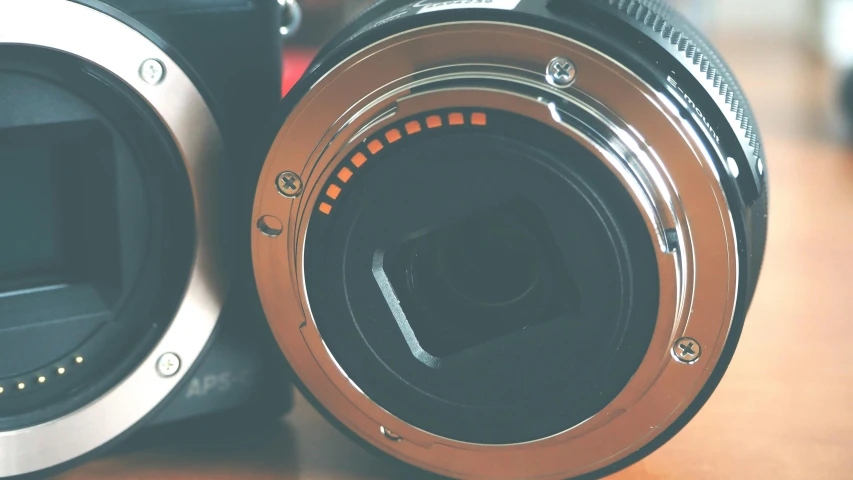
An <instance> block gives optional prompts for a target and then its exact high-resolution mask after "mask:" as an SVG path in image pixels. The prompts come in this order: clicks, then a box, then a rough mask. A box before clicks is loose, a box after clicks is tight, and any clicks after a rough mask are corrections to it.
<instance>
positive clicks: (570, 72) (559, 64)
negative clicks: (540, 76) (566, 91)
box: [545, 57, 578, 88]
mask: <svg viewBox="0 0 853 480" xmlns="http://www.w3.org/2000/svg"><path fill="white" fill-rule="evenodd" d="M577 76H578V69H577V67H575V64H574V63H572V62H571V60H568V59H566V58H563V57H557V58H555V59H553V60H551V63H549V64H548V71H547V74H546V75H545V78H546V79H547V80H548V83H550V84H551V85H553V86H555V87H560V88H566V87H568V86H570V85H571V84H572V83H574V81H575V78H577Z"/></svg>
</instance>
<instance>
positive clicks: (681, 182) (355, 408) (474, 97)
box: [252, 22, 739, 479]
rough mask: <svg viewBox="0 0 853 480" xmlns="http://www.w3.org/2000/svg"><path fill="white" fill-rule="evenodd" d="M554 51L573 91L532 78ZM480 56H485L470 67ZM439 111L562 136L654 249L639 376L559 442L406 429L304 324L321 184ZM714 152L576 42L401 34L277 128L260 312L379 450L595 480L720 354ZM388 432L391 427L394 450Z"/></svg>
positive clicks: (548, 36)
mask: <svg viewBox="0 0 853 480" xmlns="http://www.w3.org/2000/svg"><path fill="white" fill-rule="evenodd" d="M555 57H561V58H565V59H570V61H571V62H572V65H573V67H574V69H575V77H574V78H573V83H572V84H571V86H570V88H564V87H562V86H560V85H554V84H553V82H551V81H549V80H548V79H547V78H546V77H545V76H544V75H543V71H545V67H546V66H548V65H549V64H550V63H551V62H552V60H553V59H554V58H555ZM478 58H488V59H490V60H489V62H488V63H472V62H471V60H470V59H478ZM442 108H474V109H476V108H484V109H485V108H488V109H494V110H505V111H509V112H514V113H516V114H520V115H523V116H526V117H529V118H533V119H535V120H537V121H539V122H541V123H544V124H547V125H550V126H551V127H553V128H555V129H558V130H559V131H561V132H563V133H564V134H565V135H567V136H570V137H572V138H574V139H575V140H576V141H578V142H579V143H581V144H582V145H584V146H585V147H586V148H587V149H589V150H590V151H591V152H593V153H594V154H595V155H596V156H597V157H598V158H599V159H600V161H601V162H603V163H604V164H606V165H607V166H608V167H609V168H610V169H611V171H612V172H613V173H614V174H615V175H616V176H617V177H618V178H619V179H620V181H621V182H622V184H623V185H624V187H625V188H626V189H627V190H628V191H629V192H630V194H631V196H632V197H633V199H634V201H635V203H636V205H637V206H638V208H639V210H640V212H642V214H643V216H644V217H645V221H646V225H647V227H648V234H649V235H650V237H651V238H652V239H653V241H654V244H655V245H657V246H658V248H657V252H656V257H657V265H658V269H659V272H660V298H659V305H660V307H659V316H658V318H657V324H656V327H655V331H654V334H653V338H652V341H651V344H650V346H649V348H648V350H647V352H646V354H645V357H644V359H643V362H642V364H641V366H640V367H639V370H638V371H637V372H636V374H635V375H634V376H633V378H632V379H631V380H630V382H629V383H628V385H627V386H626V387H625V388H624V389H623V390H622V392H621V393H620V394H619V395H618V396H617V397H616V398H615V399H614V400H613V401H612V402H611V403H610V404H609V405H608V406H607V407H606V408H604V409H603V410H602V411H600V412H599V413H598V414H596V415H594V416H593V417H591V418H589V419H588V420H587V421H585V422H583V423H581V424H579V425H576V426H574V427H573V428H570V429H569V430H567V431H564V432H562V433H560V434H557V435H555V436H552V437H549V438H542V439H539V440H536V441H533V442H528V443H524V444H515V445H498V446H494V445H491V446H487V445H477V444H471V443H465V442H459V441H456V440H453V439H448V438H442V437H440V436H438V435H434V434H432V433H430V432H427V431H423V430H421V429H419V428H416V427H414V426H413V425H410V424H408V423H406V422H404V421H402V420H400V419H399V418H396V417H395V416H394V415H392V414H391V413H389V412H388V411H385V410H384V409H383V408H381V407H380V406H378V405H377V404H376V403H375V402H373V401H372V400H371V399H370V398H368V397H367V396H366V394H365V393H363V392H362V391H361V389H359V387H358V386H357V385H355V384H353V383H352V382H351V381H350V379H349V378H348V377H347V375H346V373H345V372H344V371H342V369H341V368H340V367H339V365H338V363H337V362H336V360H335V358H333V355H332V353H331V352H330V351H329V350H328V348H327V347H326V345H325V344H324V342H323V338H322V337H321V335H320V333H319V330H318V328H317V325H316V322H315V319H314V318H313V316H312V310H311V305H310V304H309V303H308V296H307V293H306V291H305V283H304V265H303V256H304V254H303V252H304V248H305V235H306V231H307V227H308V224H309V223H310V221H311V217H312V215H314V214H316V213H315V212H317V208H316V206H317V205H318V204H319V201H320V199H321V194H322V193H323V192H321V191H320V190H321V188H322V186H323V185H324V184H325V183H326V181H327V179H328V178H329V177H330V175H332V173H333V171H334V170H335V169H336V167H337V166H338V165H340V164H341V162H344V161H349V160H350V156H351V155H350V152H352V151H353V149H354V148H355V147H356V146H358V145H359V144H360V143H361V142H362V141H363V140H364V139H365V138H368V137H370V136H372V135H374V134H381V133H383V132H384V130H383V129H385V128H386V126H387V125H389V124H390V123H392V122H394V121H398V120H400V119H403V118H408V117H410V116H413V115H416V114H419V113H423V112H426V111H433V110H435V109H442ZM376 138H382V136H381V135H377V137H376ZM718 155H719V152H715V151H710V150H708V149H707V147H706V143H704V142H703V141H702V134H701V133H700V132H698V131H695V130H694V129H693V127H692V126H691V125H690V124H688V123H687V122H685V121H684V120H683V119H682V117H681V116H680V115H679V114H678V109H677V108H676V107H675V105H672V104H670V103H669V100H668V99H667V97H666V96H664V95H662V94H659V92H657V91H655V89H654V88H652V87H651V86H650V85H648V84H647V83H645V82H644V81H643V80H641V79H640V78H639V77H638V76H636V75H635V74H634V73H632V72H631V71H630V70H629V69H627V68H626V67H624V66H623V65H621V64H619V63H617V62H616V61H615V60H613V59H611V58H609V57H607V56H605V55H603V54H602V53H600V52H598V51H596V50H595V49H594V48H592V47H590V46H588V45H585V44H582V43H579V42H577V41H574V40H570V39H568V38H565V37H562V36H558V35H556V34H553V33H550V32H547V31H543V30H539V29H535V28H532V27H525V26H517V25H510V24H505V23H489V22H457V23H451V24H440V25H433V26H429V27H423V28H419V29H415V30H410V31H407V32H404V33H401V34H398V35H396V36H393V37H390V38H387V39H385V40H382V41H379V42H378V43H375V44H373V45H371V46H369V47H367V48H365V49H363V50H361V51H360V52H358V53H357V54H355V55H353V56H351V57H350V58H348V59H346V60H344V61H342V62H341V63H339V64H338V65H336V66H334V67H333V68H331V69H330V70H329V71H328V72H327V73H326V74H325V75H324V76H323V77H322V78H321V79H320V80H319V81H317V82H316V83H315V84H314V85H313V86H312V87H311V88H310V90H309V91H308V92H307V94H306V95H305V96H304V97H303V98H302V99H301V101H299V103H298V104H296V106H295V108H294V110H293V111H292V112H291V114H290V116H289V117H288V119H287V120H286V121H285V123H284V124H283V125H282V127H281V129H280V131H279V132H278V135H277V137H276V139H275V141H274V144H273V146H272V148H271V149H270V153H269V155H268V157H267V159H266V164H265V165H264V169H263V172H262V174H261V177H260V180H259V184H258V190H257V193H256V198H255V206H254V221H257V220H258V219H259V218H262V217H264V216H271V217H273V218H277V219H280V220H281V222H282V224H283V231H284V232H286V234H284V235H281V236H278V237H270V236H268V235H264V234H263V233H262V232H261V231H258V230H257V229H254V230H253V232H254V233H253V243H252V248H253V261H254V267H255V275H256V279H257V284H258V287H259V290H260V295H261V299H262V302H263V304H264V309H265V311H266V314H267V316H268V318H269V321H270V324H271V326H272V329H273V331H274V333H275V335H276V338H277V340H278V342H279V345H280V346H281V348H282V350H283V351H284V353H285V354H286V356H287V358H288V359H289V361H290V362H291V364H292V365H293V367H294V369H295V371H296V373H297V374H298V375H299V377H300V378H301V379H302V380H303V382H304V384H305V386H306V388H308V389H309V390H310V391H311V392H312V394H313V395H314V396H315V397H316V398H317V399H318V401H319V402H320V403H321V404H322V405H323V406H324V407H325V408H327V409H328V410H329V412H331V414H332V415H334V416H335V417H336V418H337V419H338V420H339V421H340V422H342V423H343V424H344V425H345V426H346V427H347V428H349V429H351V430H353V431H354V432H356V433H357V434H358V435H359V436H360V437H362V438H363V439H365V440H366V441H368V442H369V443H371V444H372V445H374V446H376V447H377V448H379V449H381V450H383V451H385V452H386V453H389V454H390V455H393V456H395V457H397V458H399V459H401V460H403V461H405V462H407V463H410V464H413V465H415V466H417V467H419V468H422V469H426V470H429V471H432V472H435V473H439V474H442V475H446V476H451V477H454V478H543V479H546V478H547V479H551V478H554V479H558V478H559V479H562V478H567V477H574V476H577V475H582V474H585V473H589V472H593V471H596V470H598V469H600V468H603V467H605V466H607V465H610V464H612V463H614V462H616V461H618V460H619V459H622V458H625V457H627V456H628V455H629V454H631V453H633V452H635V451H636V450H638V449H639V448H641V447H643V446H644V445H646V444H648V443H649V442H651V441H652V440H653V439H654V438H655V437H656V436H657V435H659V434H660V433H661V432H663V431H664V430H665V429H666V428H667V427H668V426H669V425H671V424H672V423H674V422H675V421H676V419H677V418H678V417H679V415H680V414H681V413H682V412H684V411H685V409H686V408H687V407H688V406H689V405H690V404H691V403H692V401H693V400H694V399H695V398H696V397H697V396H698V394H699V392H700V390H701V389H702V387H703V385H704V384H705V382H706V381H707V379H708V377H709V376H710V374H711V372H712V371H714V368H715V366H716V364H717V361H718V360H719V358H720V355H721V352H722V350H723V345H724V344H725V341H726V339H727V335H728V332H729V327H730V325H731V323H732V320H733V315H734V309H735V304H736V296H737V283H738V271H739V270H738V261H739V259H738V253H737V250H736V248H735V245H736V238H735V233H736V230H735V226H734V223H733V220H732V217H731V214H730V212H729V205H728V203H727V199H726V196H725V194H724V191H723V187H722V186H721V184H720V180H719V172H717V170H716V167H715V160H716V158H717V156H718ZM284 171H290V172H296V173H297V174H299V175H300V177H301V179H302V180H303V182H304V190H303V192H304V193H303V194H302V196H301V197H299V198H298V199H295V200H294V199H286V198H284V197H283V196H282V195H281V194H279V192H278V191H277V189H276V187H275V178H276V175H278V174H279V173H280V172H284ZM680 338H691V339H698V340H697V341H699V342H701V348H702V350H701V351H702V357H701V360H697V361H694V362H689V363H688V362H682V361H679V360H678V358H677V357H676V356H674V354H673V345H674V344H676V343H677V340H678V339H680ZM387 432H393V439H391V440H392V441H390V440H389V436H388V434H387Z"/></svg>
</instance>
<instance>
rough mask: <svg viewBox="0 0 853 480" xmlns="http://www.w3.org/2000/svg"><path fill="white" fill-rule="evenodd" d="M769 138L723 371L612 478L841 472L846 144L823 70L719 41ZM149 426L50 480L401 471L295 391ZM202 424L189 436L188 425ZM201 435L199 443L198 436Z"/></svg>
mask: <svg viewBox="0 0 853 480" xmlns="http://www.w3.org/2000/svg"><path fill="white" fill-rule="evenodd" d="M722 50H723V51H724V54H726V55H725V56H726V57H727V58H728V59H729V60H730V61H731V63H732V65H733V67H734V70H735V72H737V75H738V77H739V78H740V79H741V81H742V83H743V84H744V88H745V90H746V92H747V94H748V96H749V97H750V100H751V101H752V103H753V105H754V107H755V109H756V111H757V116H758V119H759V123H760V125H761V127H762V131H763V134H764V140H765V144H766V146H767V152H768V153H767V158H768V165H769V172H770V184H771V202H770V203H771V215H770V236H769V242H768V247H767V248H768V250H767V257H766V263H765V266H764V271H763V273H762V278H761V282H760V285H759V288H758V293H757V295H756V298H755V300H754V302H753V305H752V309H751V311H750V313H749V317H748V321H747V325H746V329H745V330H744V333H743V337H742V340H741V343H740V347H739V349H738V352H737V354H736V355H735V358H734V361H733V363H732V364H731V367H730V368H729V373H728V374H727V375H726V377H725V378H724V379H723V381H722V384H721V385H720V387H719V388H718V390H717V391H716V393H715V394H714V395H713V397H712V398H711V400H710V401H709V402H708V404H707V406H706V407H705V408H704V409H703V410H702V411H701V412H700V413H699V415H698V416H697V417H696V419H695V420H694V421H693V422H692V423H690V424H689V425H688V426H687V427H686V428H685V429H684V430H683V431H682V432H681V433H680V434H679V435H678V436H676V437H675V438H674V439H673V440H672V441H671V442H669V443H668V444H667V445H666V446H664V447H663V448H661V449H660V450H659V451H657V452H655V453H654V454H652V455H651V456H650V457H648V458H647V459H646V460H644V461H642V462H641V463H639V464H636V465H634V466H632V467H630V468H628V469H627V470H624V471H622V472H620V473H618V474H616V475H615V476H613V477H612V478H613V479H618V480H640V479H672V480H683V479H690V480H702V479H727V478H759V479H809V480H819V479H842V478H851V479H853V361H851V360H850V358H849V357H848V355H847V351H846V349H847V348H848V347H853V150H850V149H848V148H846V147H844V146H843V144H842V142H841V141H839V140H838V138H839V134H838V132H839V131H840V130H841V129H840V127H839V126H838V123H837V118H835V117H833V114H832V113H831V108H830V107H829V105H831V104H832V102H831V100H832V93H833V88H834V83H835V79H834V76H833V75H832V74H831V72H828V71H827V69H826V68H823V67H822V66H821V65H820V64H819V63H818V62H817V61H815V60H813V59H812V58H811V57H810V55H808V54H807V53H806V52H805V51H804V49H802V48H799V47H798V46H797V45H793V44H792V45H787V44H785V43H784V42H775V41H773V42H771V41H768V42H765V43H762V44H759V45H755V44H753V46H751V47H749V49H745V48H743V47H742V45H741V44H739V43H738V42H735V41H725V40H723V41H722ZM198 428H199V429H200V430H199V431H197V432H196V433H192V432H171V433H164V434H160V437H159V438H158V439H155V440H153V441H152V440H148V441H147V442H142V444H141V445H139V446H137V447H135V448H134V449H132V450H130V451H127V452H123V453H117V454H113V455H112V456H110V457H107V458H104V459H101V460H98V461H95V462H92V463H89V464H87V465H84V466H82V467H80V468H78V469H77V470H74V471H72V472H69V473H67V474H65V475H62V476H61V477H59V478H60V479H61V480H101V479H128V480H131V479H132V480H142V479H152V480H153V479H157V480H179V479H210V480H237V479H241V480H243V479H252V480H255V479H257V480H262V479H264V480H266V479H276V480H296V479H299V480H308V479H312V480H333V479H340V480H345V479H368V478H369V479H377V478H378V479H386V478H387V479H391V478H399V476H398V475H395V473H394V472H392V471H390V470H389V467H388V466H386V465H384V464H383V463H382V462H380V461H378V460H376V459H374V458H373V457H371V456H370V455H369V454H367V453H365V452H364V451H362V450H361V449H360V448H359V447H357V446H355V445H354V444H353V443H351V442H350V441H349V440H347V439H346V438H345V437H344V436H342V435H341V434H339V433H338V432H336V431H335V430H334V429H333V428H332V427H331V426H329V425H327V424H326V422H325V421H324V420H323V419H322V418H321V417H320V416H319V415H318V414H317V413H316V412H315V411H313V410H312V408H311V407H310V406H308V405H307V403H306V402H305V401H304V400H302V399H299V400H298V401H297V407H296V409H295V411H294V412H293V413H292V414H291V415H290V416H288V417H287V418H286V419H285V420H283V421H282V422H281V423H280V424H275V425H270V426H269V428H267V429H265V430H264V431H263V432H260V433H259V432H257V431H253V432H250V433H246V432H245V431H244V430H247V429H237V431H231V430H229V429H228V428H225V427H224V426H216V427H211V426H208V427H207V428H209V429H212V430H210V431H208V430H206V429H205V428H202V427H198ZM199 432H201V433H199ZM202 438H203V440H202Z"/></svg>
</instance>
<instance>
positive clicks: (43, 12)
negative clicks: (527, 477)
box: [0, 0, 227, 477]
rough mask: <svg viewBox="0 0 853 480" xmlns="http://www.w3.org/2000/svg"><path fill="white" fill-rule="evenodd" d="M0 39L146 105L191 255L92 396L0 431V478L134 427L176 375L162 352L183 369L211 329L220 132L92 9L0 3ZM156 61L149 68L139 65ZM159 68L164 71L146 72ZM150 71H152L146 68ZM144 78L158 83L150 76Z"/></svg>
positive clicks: (57, 1) (166, 69) (180, 80)
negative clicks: (156, 319) (178, 193)
mask: <svg viewBox="0 0 853 480" xmlns="http://www.w3.org/2000/svg"><path fill="white" fill-rule="evenodd" d="M0 44H5V45H28V46H35V47H42V48H46V49H52V50H55V51H59V52H63V53H67V54H68V55H71V56H75V57H78V58H81V59H84V60H86V61H88V62H91V63H93V64H96V65H98V66H100V67H102V68H103V69H105V70H107V71H109V72H111V73H112V74H113V75H115V76H116V77H118V78H119V79H121V80H122V81H124V82H125V83H126V84H127V85H128V86H129V87H130V88H132V89H133V90H134V91H135V92H136V93H137V94H138V95H139V96H140V97H141V98H142V99H144V100H145V101H146V102H147V103H148V104H149V105H150V106H151V107H152V109H153V110H154V111H156V112H157V113H158V115H159V116H160V118H161V119H162V121H163V124H164V126H165V127H166V128H167V129H168V131H169V132H170V133H171V135H172V137H173V140H174V141H175V143H176V144H177V150H178V151H179V152H181V153H182V155H183V160H184V164H185V166H186V169H187V172H188V174H189V179H190V183H191V187H192V192H193V200H194V202H195V233H196V245H195V257H194V259H193V264H192V265H193V266H192V270H191V272H190V278H189V283H188V284H187V286H186V291H185V293H184V296H183V300H182V302H181V304H180V306H179V308H178V310H177V312H176V314H175V316H174V318H173V320H172V322H171V325H170V326H169V327H168V329H167V330H166V332H165V334H164V335H163V337H162V338H161V340H160V341H159V342H158V343H157V345H156V346H155V347H154V350H153V351H151V352H150V353H149V354H148V356H147V357H146V358H145V360H144V361H143V363H142V364H141V365H140V366H138V367H137V368H136V369H135V370H134V371H133V372H132V373H131V374H130V375H129V376H127V377H126V378H125V379H124V380H123V381H122V382H121V383H119V384H118V385H116V386H115V387H114V388H113V389H111V390H110V391H109V392H108V393H105V394H104V395H103V396H101V397H100V398H98V399H97V400H95V401H94V402H92V403H90V404H88V405H86V406H84V407H82V408H80V409H79V410H76V411H74V412H72V413H70V414H67V415H65V416H63V417H61V418H58V419H56V420H53V421H51V422H48V423H44V424H40V425H36V426H33V427H30V428H26V429H22V430H13V431H5V432H0V477H7V476H16V475H22V474H27V473H32V472H36V471H40V470H43V469H46V468H50V467H53V466H57V465H60V464H62V463H65V462H67V461H69V460H73V459H75V458H77V457H79V456H81V455H84V454H86V453H89V452H91V451H93V450H95V449H97V448H98V447H101V446H102V445H104V444H106V443H107V442H109V441H111V440H113V439H114V438H116V437H118V436H119V435H121V434H122V433H123V432H125V431H126V430H127V429H129V428H131V427H133V426H134V425H135V424H137V423H138V422H139V421H140V420H142V419H143V418H144V417H145V416H146V415H148V414H149V413H150V412H151V411H152V410H154V408H155V407H157V405H159V404H160V403H161V402H162V401H163V400H164V399H166V398H167V396H168V395H169V394H170V393H171V392H172V391H173V390H175V388H176V387H177V386H178V385H179V384H180V382H181V380H182V379H183V378H184V376H185V374H186V372H187V370H188V368H183V369H181V370H180V371H178V372H177V373H175V374H173V375H171V376H163V375H161V374H160V373H159V372H158V369H157V363H158V359H159V358H160V357H161V356H162V355H164V354H165V353H174V354H176V355H178V356H179V357H180V359H181V361H182V363H183V364H184V365H186V366H189V365H192V364H193V363H194V362H195V361H196V360H197V359H198V357H199V355H200V354H201V352H202V351H203V349H204V348H205V345H207V343H208V340H209V339H210V337H211V335H212V334H213V332H214V328H215V326H216V324H217V321H218V318H219V314H220V311H221V309H222V304H223V302H224V298H225V295H226V290H227V285H226V283H227V282H226V278H225V275H224V268H223V265H222V264H221V258H222V256H221V252H220V251H219V248H220V247H219V245H218V241H217V238H218V231H219V230H218V228H219V227H218V225H217V223H218V210H217V207H216V206H217V205H218V191H217V190H218V185H219V181H218V177H219V175H220V173H219V171H218V168H219V167H218V166H219V165H220V164H221V163H222V161H223V158H224V157H223V156H224V146H223V144H222V139H221V134H220V132H219V129H218V127H217V125H216V122H215V120H214V118H213V115H212V113H211V111H210V110H209V108H208V105H207V104H206V103H205V101H204V99H203V98H202V95H201V93H200V92H199V91H198V89H197V87H196V85H195V84H193V82H192V81H191V80H190V78H189V77H188V76H187V75H186V74H185V73H184V72H183V71H182V70H181V68H180V67H179V66H178V64H176V63H175V62H174V61H173V60H172V59H171V58H169V56H168V55H166V53H165V52H164V51H163V50H161V49H160V48H159V47H157V46H156V45H155V44H154V43H153V42H152V41H151V40H149V39H148V38H146V37H145V36H144V35H143V34H141V33H140V32H138V31H136V30H134V29H133V28H131V27H129V26H128V25H126V24H125V23H122V22H121V21H119V20H117V19H115V18H113V17H111V16H109V15H106V14H104V13H101V12H99V11H97V10H95V9H93V8H92V7H88V6H84V5H81V4H78V3H74V2H70V1H67V0H0ZM150 59H156V62H157V66H156V68H153V69H152V68H151V65H153V64H152V63H151V62H150V61H149V62H148V68H147V69H145V68H142V67H141V66H144V65H146V64H145V62H146V61H148V60H150ZM160 69H162V71H163V73H164V74H163V75H155V74H157V71H159V70H160ZM149 72H151V73H149ZM152 75H154V76H157V77H158V78H157V81H151V79H152V78H153V77H152Z"/></svg>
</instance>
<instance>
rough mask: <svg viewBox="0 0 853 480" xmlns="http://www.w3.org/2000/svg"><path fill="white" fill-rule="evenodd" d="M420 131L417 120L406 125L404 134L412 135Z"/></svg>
mask: <svg viewBox="0 0 853 480" xmlns="http://www.w3.org/2000/svg"><path fill="white" fill-rule="evenodd" d="M420 131H421V124H420V122H418V121H417V120H412V121H411V122H409V123H407V124H406V133H408V134H409V135H414V134H416V133H418V132H420Z"/></svg>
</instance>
